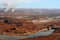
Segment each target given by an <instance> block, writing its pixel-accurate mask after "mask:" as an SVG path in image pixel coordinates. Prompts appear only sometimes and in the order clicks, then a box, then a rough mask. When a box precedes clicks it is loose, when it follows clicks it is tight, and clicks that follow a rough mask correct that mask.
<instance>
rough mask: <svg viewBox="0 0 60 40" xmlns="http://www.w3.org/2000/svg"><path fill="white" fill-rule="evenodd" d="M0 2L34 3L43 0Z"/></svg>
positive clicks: (3, 0)
mask: <svg viewBox="0 0 60 40" xmlns="http://www.w3.org/2000/svg"><path fill="white" fill-rule="evenodd" d="M0 1H1V2H13V3H34V2H39V1H43V0H0Z"/></svg>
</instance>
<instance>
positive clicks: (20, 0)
mask: <svg viewBox="0 0 60 40" xmlns="http://www.w3.org/2000/svg"><path fill="white" fill-rule="evenodd" d="M2 2H11V3H14V5H15V7H16V8H59V9H60V0H0V4H1V3H2ZM2 7H3V6H1V5H0V8H2Z"/></svg>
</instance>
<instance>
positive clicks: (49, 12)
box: [0, 8, 60, 16]
mask: <svg viewBox="0 0 60 40" xmlns="http://www.w3.org/2000/svg"><path fill="white" fill-rule="evenodd" d="M3 10H4V8H3V9H2V8H1V9H0V15H1V14H8V15H9V14H11V15H39V16H60V9H23V8H20V9H15V12H14V13H12V12H10V11H9V12H7V13H4V11H3Z"/></svg>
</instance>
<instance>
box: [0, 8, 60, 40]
mask: <svg viewBox="0 0 60 40" xmlns="http://www.w3.org/2000/svg"><path fill="white" fill-rule="evenodd" d="M3 10H4V9H0V35H8V36H26V35H30V34H35V33H38V32H42V31H46V30H50V29H54V32H53V33H52V34H50V35H46V36H36V37H32V38H30V37H29V38H28V37H27V38H18V39H12V38H10V39H8V38H3V39H1V38H2V37H1V38H0V39H1V40H45V39H46V40H60V9H23V8H21V9H15V12H10V11H9V12H4V11H3Z"/></svg>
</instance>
